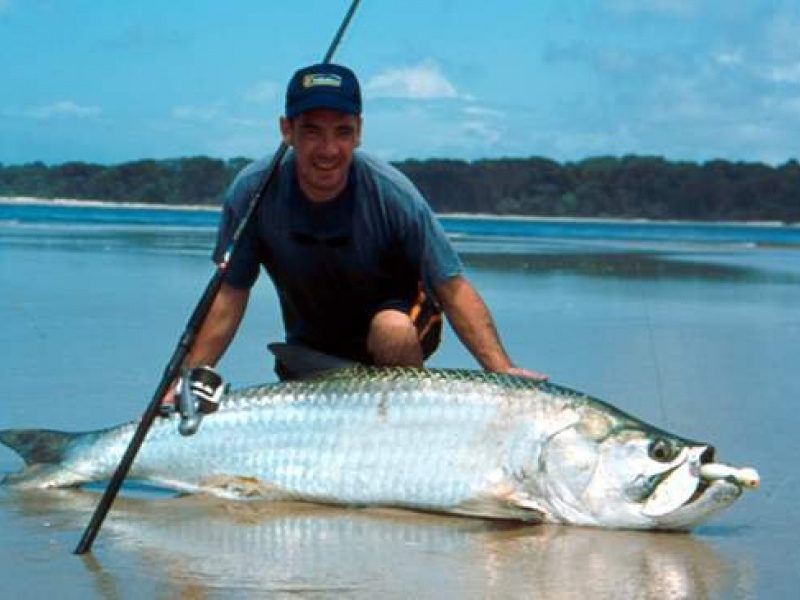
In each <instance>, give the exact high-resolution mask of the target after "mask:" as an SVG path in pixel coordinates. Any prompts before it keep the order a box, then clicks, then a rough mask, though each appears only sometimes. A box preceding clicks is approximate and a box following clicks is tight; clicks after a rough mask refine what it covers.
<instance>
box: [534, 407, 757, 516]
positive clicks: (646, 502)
mask: <svg viewBox="0 0 800 600" xmlns="http://www.w3.org/2000/svg"><path fill="white" fill-rule="evenodd" d="M714 454H715V450H714V448H713V446H711V445H709V444H705V443H702V442H695V441H691V440H688V439H685V438H682V437H679V436H676V435H673V434H670V433H667V432H665V431H662V430H660V429H657V428H655V427H651V426H649V425H647V424H645V423H642V422H640V421H637V420H635V419H633V418H627V416H625V415H623V416H622V417H620V416H618V415H613V414H611V415H610V414H608V413H607V412H606V411H604V410H596V409H586V410H584V411H582V414H581V416H580V418H579V420H578V421H577V422H574V423H573V424H571V425H570V426H567V427H564V428H563V429H561V430H560V431H558V432H557V433H555V434H554V435H553V436H551V438H550V439H549V441H548V442H547V444H546V445H545V448H544V450H543V454H542V457H541V460H543V461H544V464H543V467H544V470H545V471H546V472H547V484H546V485H547V487H548V491H549V492H550V493H549V496H550V497H551V503H552V505H553V506H554V512H557V513H558V514H559V515H560V516H561V518H562V519H568V520H569V521H571V522H574V523H579V524H585V525H594V526H602V527H617V528H626V529H671V530H682V529H690V528H692V527H694V526H697V525H699V524H701V523H703V522H705V521H707V520H708V519H710V518H711V517H712V516H714V515H716V514H717V513H719V512H720V511H722V510H724V509H725V508H727V507H728V506H730V505H731V504H733V502H735V501H736V499H737V498H738V497H739V496H740V495H741V492H742V488H743V487H744V485H743V483H742V482H740V481H737V480H736V479H735V478H732V477H717V478H709V477H704V476H703V471H704V465H711V464H713V460H714Z"/></svg>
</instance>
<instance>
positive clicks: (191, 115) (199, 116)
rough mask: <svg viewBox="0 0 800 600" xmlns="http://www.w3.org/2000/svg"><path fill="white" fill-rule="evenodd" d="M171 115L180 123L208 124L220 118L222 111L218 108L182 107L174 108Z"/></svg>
mask: <svg viewBox="0 0 800 600" xmlns="http://www.w3.org/2000/svg"><path fill="white" fill-rule="evenodd" d="M170 114H171V115H172V117H173V118H174V119H178V120H179V121H196V122H201V123H206V122H208V121H213V120H215V119H216V118H217V117H218V116H219V114H220V111H219V107H217V106H189V105H181V106H175V107H173V108H172V110H171V111H170Z"/></svg>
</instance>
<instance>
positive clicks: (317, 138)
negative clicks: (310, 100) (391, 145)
mask: <svg viewBox="0 0 800 600" xmlns="http://www.w3.org/2000/svg"><path fill="white" fill-rule="evenodd" d="M281 133H282V134H283V140H284V142H286V143H287V144H289V145H290V146H292V147H293V148H294V152H295V157H296V160H297V179H298V181H299V183H300V188H301V189H302V190H303V192H305V194H306V195H307V196H308V197H309V198H310V199H311V200H313V201H315V202H323V201H325V200H331V199H333V198H335V197H336V196H337V195H338V194H339V193H340V192H341V191H342V190H343V189H344V188H345V187H346V186H347V177H348V173H349V170H350V165H351V163H352V162H353V152H354V151H355V149H356V148H357V147H358V145H359V144H360V143H361V117H360V116H356V115H349V114H346V113H342V112H337V111H334V110H310V111H308V112H304V113H301V114H300V115H298V116H297V117H296V118H295V119H292V120H291V121H290V120H288V119H286V118H282V119H281Z"/></svg>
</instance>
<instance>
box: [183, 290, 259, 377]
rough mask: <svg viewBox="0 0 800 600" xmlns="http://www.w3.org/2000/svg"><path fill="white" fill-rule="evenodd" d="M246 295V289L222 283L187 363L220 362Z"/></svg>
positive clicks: (239, 319)
mask: <svg viewBox="0 0 800 600" xmlns="http://www.w3.org/2000/svg"><path fill="white" fill-rule="evenodd" d="M249 298H250V290H249V289H237V288H234V287H231V286H230V285H228V284H226V283H223V284H222V287H220V289H219V292H218V293H217V296H216V298H214V303H213V304H212V305H211V310H209V312H208V315H206V319H205V321H203V325H202V326H201V327H200V331H199V332H198V334H197V338H196V339H195V341H194V344H193V345H192V349H191V350H190V351H189V356H188V357H187V358H186V362H185V366H186V367H189V368H192V367H197V366H200V365H209V366H212V367H213V366H215V365H216V364H217V362H219V360H220V359H221V358H222V356H223V355H224V354H225V351H226V350H227V349H228V346H229V345H230V343H231V341H232V340H233V337H234V336H235V335H236V331H237V330H238V329H239V324H240V323H241V322H242V318H243V317H244V313H245V310H246V309H247V301H248V300H249Z"/></svg>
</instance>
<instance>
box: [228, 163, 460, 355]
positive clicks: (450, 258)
mask: <svg viewBox="0 0 800 600" xmlns="http://www.w3.org/2000/svg"><path fill="white" fill-rule="evenodd" d="M268 166H269V161H266V160H265V161H259V162H256V163H253V164H251V165H250V166H248V167H247V168H245V169H244V170H243V171H242V172H241V173H240V174H239V175H238V176H237V178H236V179H235V180H234V182H233V184H232V185H231V186H230V188H229V189H228V193H227V196H226V199H225V205H224V209H223V213H222V222H221V224H220V229H219V234H218V239H217V247H216V250H215V252H214V259H215V260H216V261H217V262H220V261H221V260H222V258H223V254H224V252H225V251H226V249H227V248H228V245H229V243H230V239H231V237H232V236H233V232H234V230H235V228H236V225H237V223H238V222H239V220H240V219H241V217H242V215H243V214H244V212H245V210H246V209H247V206H248V204H249V202H250V199H251V198H252V196H253V194H254V193H255V191H256V188H257V187H258V185H259V183H260V182H261V180H262V179H263V177H264V174H265V171H266V169H267V168H268ZM261 266H263V267H264V268H265V269H266V271H267V273H269V275H270V277H271V278H272V281H273V282H274V284H275V287H276V289H277V292H278V298H279V300H280V304H281V311H282V314H283V321H284V326H285V328H286V339H287V341H288V342H290V343H301V344H305V345H307V346H310V347H312V348H316V349H318V350H320V351H323V352H327V353H330V354H334V355H337V356H342V357H346V358H351V359H354V360H366V359H367V358H368V357H366V350H365V342H366V338H367V333H368V328H369V323H370V321H371V319H372V317H373V316H374V315H375V313H376V312H378V311H379V310H381V309H383V308H397V309H399V310H408V309H409V308H410V307H411V305H412V304H413V302H414V299H415V298H416V295H417V292H418V285H419V282H420V281H422V282H423V284H424V286H425V288H426V289H427V291H428V293H429V294H430V293H431V291H432V290H434V289H435V287H436V286H437V285H438V284H440V283H442V282H444V281H446V280H447V279H450V278H451V277H454V276H456V275H459V274H460V273H461V272H462V271H463V267H462V264H461V261H460V260H459V258H458V255H457V254H456V252H455V250H454V249H453V247H452V245H451V244H450V242H449V240H448V239H447V237H446V235H445V233H444V230H443V229H442V227H441V224H440V223H439V221H438V220H437V219H436V217H435V216H434V214H433V211H432V210H431V208H430V206H429V205H428V203H427V202H426V201H425V199H424V198H423V197H422V195H421V194H420V192H419V191H418V190H417V189H416V187H415V186H414V185H413V184H412V183H411V181H409V180H408V178H406V177H405V176H404V175H403V174H402V173H400V172H399V171H398V170H397V169H395V168H394V167H392V166H391V165H389V164H387V163H385V162H383V161H380V160H378V159H377V158H375V157H373V156H370V155H368V154H366V153H364V152H361V151H358V152H356V153H355V157H354V160H353V166H352V168H351V171H350V178H349V183H348V186H347V188H346V189H345V191H344V192H343V193H342V194H341V195H340V196H338V197H337V198H335V199H333V200H330V201H328V202H321V203H315V202H312V201H310V200H309V199H307V198H306V197H305V195H304V194H303V193H302V191H301V190H300V187H299V185H298V184H297V180H296V175H295V162H294V156H293V155H292V154H289V155H288V157H287V158H286V159H285V160H284V162H283V164H282V165H281V166H280V172H279V175H278V178H277V181H276V182H275V183H274V185H272V186H271V187H270V189H269V190H268V192H267V194H266V195H265V197H264V198H263V200H262V201H261V203H260V204H259V206H258V208H257V210H256V213H255V214H254V215H253V218H252V219H251V221H250V222H249V223H248V226H247V227H246V228H245V230H244V231H243V232H242V238H241V239H240V243H239V247H238V248H237V250H236V253H235V254H234V256H233V258H232V260H231V262H230V265H229V266H228V271H227V273H226V279H225V281H226V283H228V284H229V285H231V286H233V287H236V288H240V289H248V288H250V287H252V285H253V284H254V283H255V281H256V279H257V278H258V274H259V270H260V267H261Z"/></svg>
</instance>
